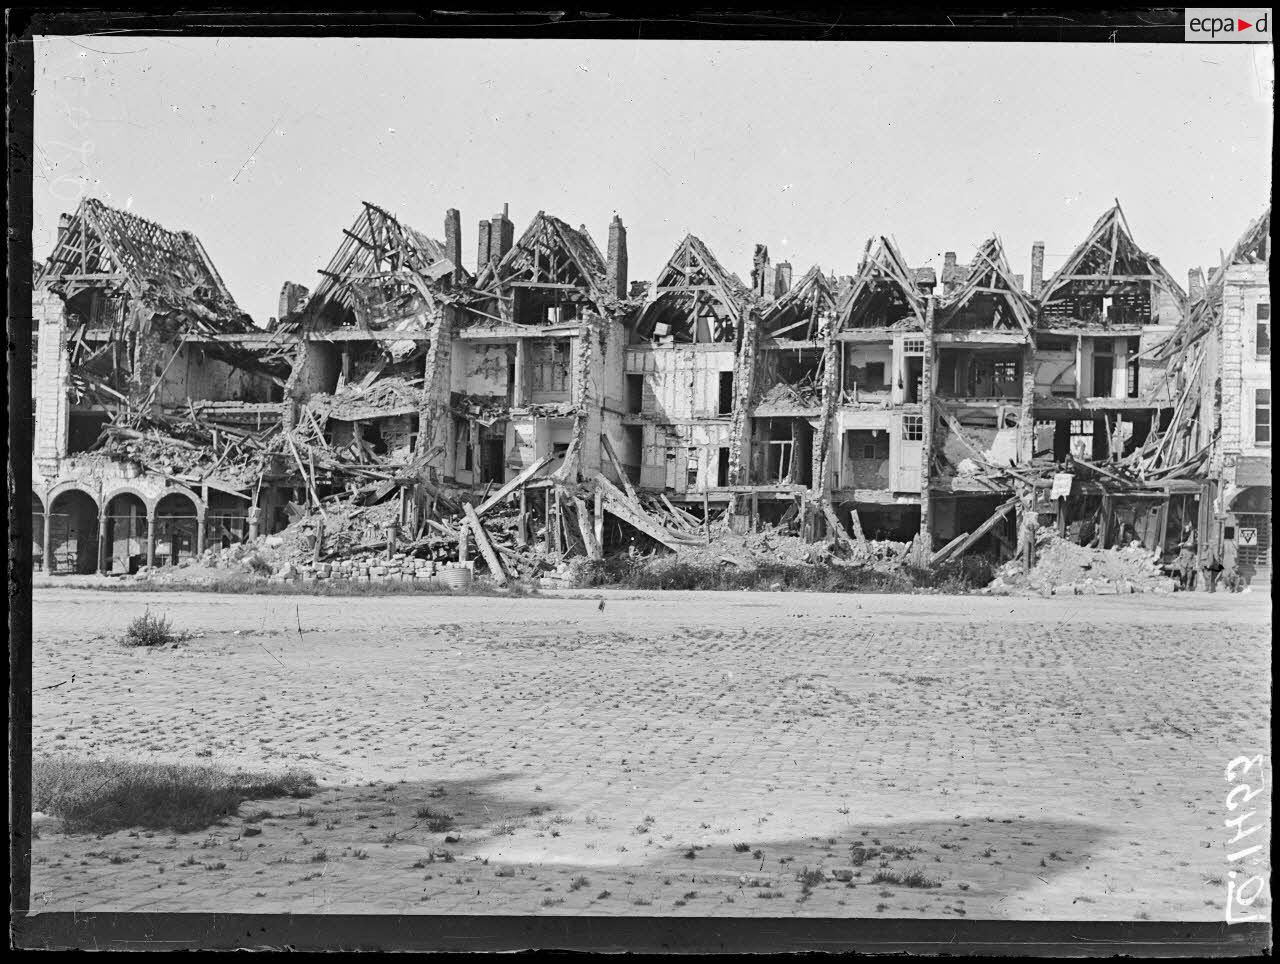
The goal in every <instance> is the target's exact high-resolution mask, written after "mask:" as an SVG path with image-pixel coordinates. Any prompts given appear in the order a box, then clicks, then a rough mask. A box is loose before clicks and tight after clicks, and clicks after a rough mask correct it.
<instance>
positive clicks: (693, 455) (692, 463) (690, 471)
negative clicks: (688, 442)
mask: <svg viewBox="0 0 1280 964" xmlns="http://www.w3.org/2000/svg"><path fill="white" fill-rule="evenodd" d="M684 476H685V477H684V483H685V486H686V487H687V488H696V487H697V485H698V450H697V449H693V448H691V449H689V455H688V459H687V460H686V462H685V473H684Z"/></svg>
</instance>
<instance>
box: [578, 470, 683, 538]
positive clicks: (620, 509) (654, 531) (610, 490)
mask: <svg viewBox="0 0 1280 964" xmlns="http://www.w3.org/2000/svg"><path fill="white" fill-rule="evenodd" d="M596 484H597V485H599V486H600V488H601V491H602V494H603V496H604V499H603V501H604V508H605V511H607V512H612V513H613V514H614V515H615V516H617V517H618V518H619V519H621V520H622V521H623V522H627V523H630V524H631V525H632V526H634V527H635V528H637V529H639V530H640V531H641V532H643V533H644V534H645V535H647V536H649V537H650V538H652V539H655V540H656V541H658V542H660V543H662V544H663V545H664V546H666V547H667V548H668V549H671V550H672V551H674V552H678V551H679V550H680V549H681V548H682V547H684V548H687V547H688V546H689V545H690V543H688V542H683V541H681V540H679V539H677V538H676V537H675V535H674V534H673V533H671V532H668V531H667V530H666V529H664V528H663V527H662V526H660V525H659V524H658V523H656V522H655V521H654V520H653V519H651V518H650V517H649V516H648V515H647V514H645V513H644V511H643V510H641V509H638V508H637V507H636V506H634V505H632V504H631V503H630V502H628V501H627V499H626V497H625V496H623V495H622V493H621V492H619V491H618V490H617V489H616V488H614V487H613V486H612V485H610V484H609V482H608V480H606V479H604V478H602V477H601V476H596Z"/></svg>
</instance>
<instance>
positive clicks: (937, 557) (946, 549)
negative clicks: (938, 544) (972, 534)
mask: <svg viewBox="0 0 1280 964" xmlns="http://www.w3.org/2000/svg"><path fill="white" fill-rule="evenodd" d="M968 538H969V533H967V532H962V533H960V534H959V535H958V536H956V537H955V538H954V539H952V540H951V541H950V542H948V543H947V544H946V545H945V546H943V547H942V548H941V549H939V550H938V551H937V552H935V553H934V554H933V555H932V556H931V557H930V558H929V565H931V566H936V565H937V564H938V563H939V562H940V561H941V560H943V559H945V558H946V557H947V556H949V555H950V554H951V551H952V550H953V549H955V547H956V546H958V545H960V543H962V542H963V541H964V540H965V539H968Z"/></svg>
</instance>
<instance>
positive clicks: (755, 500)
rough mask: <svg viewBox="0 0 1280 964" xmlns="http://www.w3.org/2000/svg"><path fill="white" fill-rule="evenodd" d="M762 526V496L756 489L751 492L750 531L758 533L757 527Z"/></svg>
mask: <svg viewBox="0 0 1280 964" xmlns="http://www.w3.org/2000/svg"><path fill="white" fill-rule="evenodd" d="M759 524H760V494H759V493H758V492H756V491H755V490H754V489H752V490H751V519H750V529H751V531H752V532H755V531H756V527H757V526H758V525H759Z"/></svg>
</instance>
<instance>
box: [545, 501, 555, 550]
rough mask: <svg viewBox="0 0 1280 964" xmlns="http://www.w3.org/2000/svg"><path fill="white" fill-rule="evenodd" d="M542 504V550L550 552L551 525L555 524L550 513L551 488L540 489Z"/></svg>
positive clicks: (551, 540) (551, 539)
mask: <svg viewBox="0 0 1280 964" xmlns="http://www.w3.org/2000/svg"><path fill="white" fill-rule="evenodd" d="M542 505H543V511H542V519H543V523H544V524H543V527H542V551H543V552H550V551H551V545H552V542H553V541H554V539H553V537H552V535H551V527H552V526H553V525H555V524H556V521H555V519H554V518H553V517H552V515H551V490H550V489H543V490H542Z"/></svg>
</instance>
